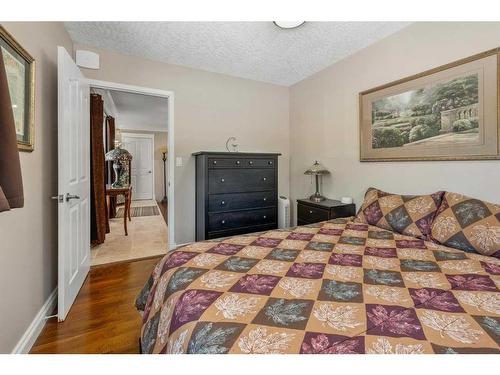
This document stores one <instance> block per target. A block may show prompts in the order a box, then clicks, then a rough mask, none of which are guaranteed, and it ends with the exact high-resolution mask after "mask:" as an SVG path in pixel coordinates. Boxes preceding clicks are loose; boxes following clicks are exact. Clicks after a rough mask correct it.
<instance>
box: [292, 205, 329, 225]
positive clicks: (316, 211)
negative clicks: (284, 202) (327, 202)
mask: <svg viewBox="0 0 500 375" xmlns="http://www.w3.org/2000/svg"><path fill="white" fill-rule="evenodd" d="M329 218H330V211H329V210H324V209H321V208H316V207H311V206H307V205H305V204H298V205H297V220H300V221H301V222H303V223H317V222H318V221H324V220H328V219H329Z"/></svg>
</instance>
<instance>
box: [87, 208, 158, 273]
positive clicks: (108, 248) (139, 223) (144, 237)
mask: <svg viewBox="0 0 500 375" xmlns="http://www.w3.org/2000/svg"><path fill="white" fill-rule="evenodd" d="M153 205H155V208H156V209H157V210H158V207H157V206H156V202H155V201H134V202H132V208H134V207H151V206H153ZM157 212H158V214H157V215H154V216H139V217H132V221H128V222H127V228H128V236H125V232H124V229H123V217H122V218H114V219H110V221H109V226H110V233H108V234H106V240H105V241H104V243H103V244H101V245H98V246H95V247H93V248H91V250H90V253H91V265H93V266H95V265H100V264H107V263H114V262H122V261H126V260H132V259H141V258H148V257H151V256H155V255H163V254H165V253H166V252H167V249H168V229H167V225H166V224H165V220H163V217H162V216H161V214H160V213H159V210H158V211H157Z"/></svg>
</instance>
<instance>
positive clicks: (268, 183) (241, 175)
mask: <svg viewBox="0 0 500 375" xmlns="http://www.w3.org/2000/svg"><path fill="white" fill-rule="evenodd" d="M275 188H276V181H275V171H274V169H212V170H210V171H209V172H208V193H209V194H220V193H240V192H253V191H265V190H274V189H275Z"/></svg>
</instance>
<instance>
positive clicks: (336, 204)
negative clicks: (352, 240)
mask: <svg viewBox="0 0 500 375" xmlns="http://www.w3.org/2000/svg"><path fill="white" fill-rule="evenodd" d="M355 215H356V205H355V204H354V203H342V202H340V201H337V200H333V199H325V200H324V201H321V202H314V201H312V200H310V199H297V225H306V224H313V223H317V222H320V221H325V220H332V219H337V218H339V217H348V216H355Z"/></svg>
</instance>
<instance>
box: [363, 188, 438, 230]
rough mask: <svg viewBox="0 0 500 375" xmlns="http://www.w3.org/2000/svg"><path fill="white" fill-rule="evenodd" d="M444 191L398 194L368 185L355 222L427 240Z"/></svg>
mask: <svg viewBox="0 0 500 375" xmlns="http://www.w3.org/2000/svg"><path fill="white" fill-rule="evenodd" d="M443 194H444V192H442V191H439V192H437V193H434V194H430V195H399V194H391V193H386V192H384V191H381V190H378V189H375V188H369V189H368V190H367V191H366V194H365V199H364V202H363V205H362V206H361V209H360V210H359V212H358V215H357V217H356V219H355V221H358V222H362V223H367V224H370V225H375V226H377V227H379V228H383V229H388V230H392V231H394V232H397V233H401V234H405V235H408V236H413V237H416V238H421V239H429V238H430V233H431V225H432V221H433V220H434V216H435V215H436V212H437V210H438V207H439V206H440V204H441V199H442V197H443Z"/></svg>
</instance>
